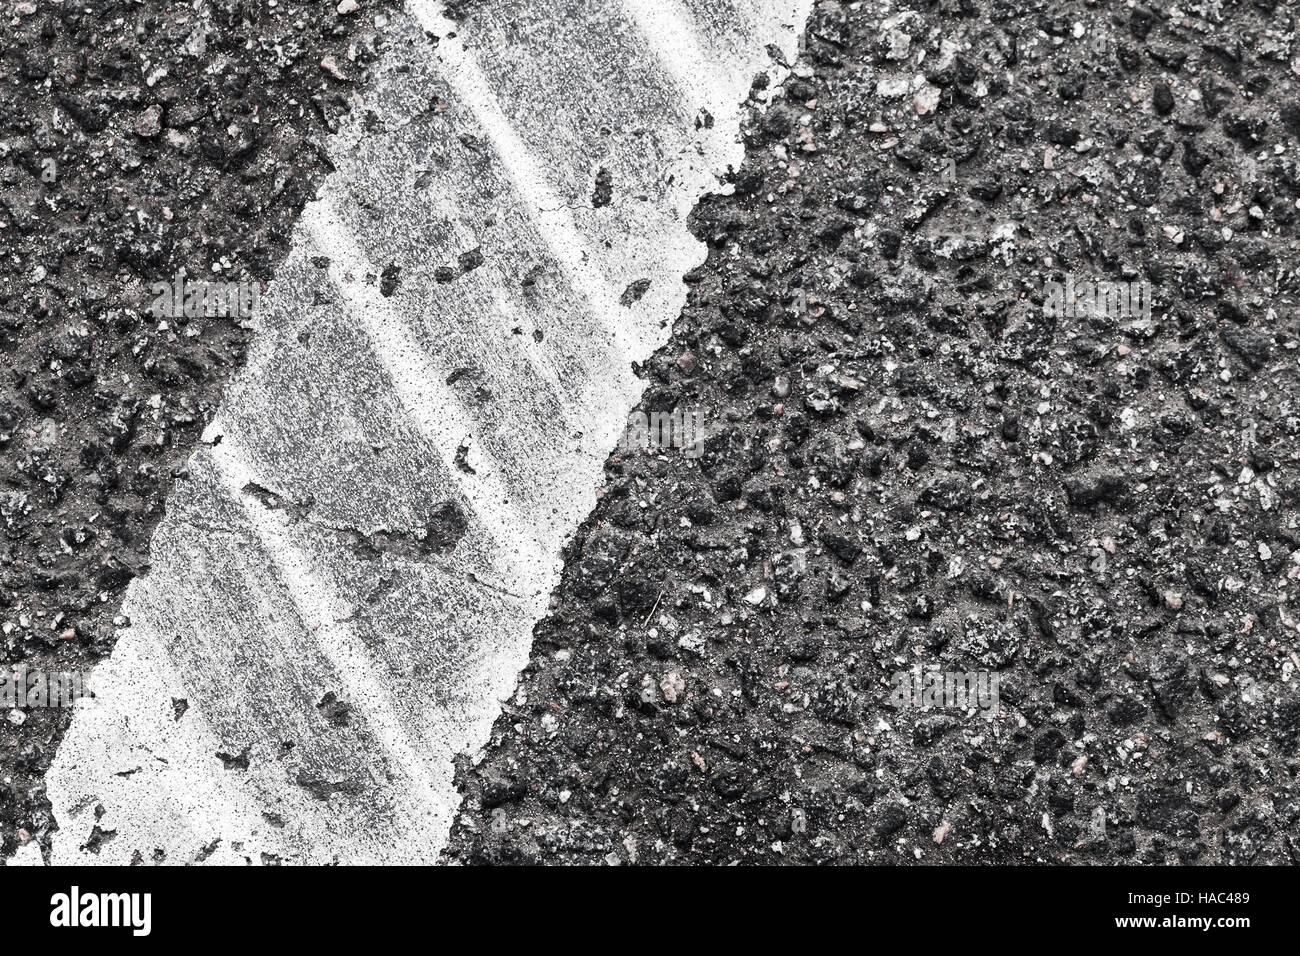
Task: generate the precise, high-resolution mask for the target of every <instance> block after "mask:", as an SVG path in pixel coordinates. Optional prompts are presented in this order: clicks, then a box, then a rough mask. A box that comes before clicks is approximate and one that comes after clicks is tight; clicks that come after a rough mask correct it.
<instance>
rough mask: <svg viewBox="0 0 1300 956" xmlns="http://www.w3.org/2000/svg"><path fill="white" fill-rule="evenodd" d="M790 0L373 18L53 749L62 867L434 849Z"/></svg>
mask: <svg viewBox="0 0 1300 956" xmlns="http://www.w3.org/2000/svg"><path fill="white" fill-rule="evenodd" d="M807 6H808V3H807V0H674V2H662V0H655V2H650V0H625V2H623V3H617V2H613V0H552V2H545V3H535V2H517V3H494V4H489V5H485V9H484V10H483V11H482V12H476V13H474V14H473V15H472V16H471V17H470V18H469V19H468V20H467V21H465V22H464V23H453V22H451V21H449V20H446V19H444V18H443V17H442V15H441V12H440V10H439V9H438V7H437V6H436V5H435V4H431V3H422V2H413V3H411V4H410V5H409V6H408V15H407V16H405V17H402V18H399V19H398V20H397V21H396V22H395V23H393V24H391V25H390V28H389V29H390V30H391V31H393V35H394V37H395V42H394V44H393V49H394V51H395V52H393V53H392V54H390V56H389V58H388V60H387V62H385V63H384V64H383V65H381V67H380V68H379V69H378V70H377V71H376V79H375V81H374V83H373V84H372V88H371V89H370V90H368V91H367V94H366V97H365V103H364V104H363V105H362V106H361V108H359V109H357V110H355V111H354V113H353V120H352V121H351V123H350V125H349V126H348V127H346V128H345V129H344V130H343V131H341V132H340V134H339V135H338V136H337V137H336V138H335V140H334V142H333V143H332V144H331V154H332V156H333V157H334V161H335V163H336V165H337V173H336V174H335V175H334V176H333V177H331V179H330V180H329V181H328V182H327V184H326V187H325V188H324V190H323V191H322V194H321V196H320V198H319V199H318V200H317V201H316V202H314V203H312V204H311V205H310V206H309V207H308V209H307V211H306V212H305V213H304V216H303V219H302V221H301V223H300V225H299V230H298V235H297V238H296V243H295V250H294V252H293V253H292V254H291V256H290V258H289V260H288V261H287V262H286V264H285V266H284V267H283V268H282V270H281V272H280V274H279V276H278V277H277V279H276V281H275V282H274V283H273V284H272V286H271V288H270V290H269V292H268V295H267V296H266V298H265V299H264V303H263V309H262V312H261V314H260V316H259V323H260V327H261V328H260V331H259V337H258V341H257V346H256V349H255V351H254V353H253V355H252V356H251V357H250V360H249V363H248V365H247V367H246V368H245V370H244V371H243V372H242V373H241V374H240V376H239V377H238V378H237V379H236V381H235V383H234V384H233V385H232V387H231V388H230V389H229V390H228V393H227V396H226V399H225V401H224V403H223V408H222V411H221V413H220V414H219V416H218V418H217V420H216V421H214V422H213V424H212V425H211V427H210V428H209V429H208V432H207V435H206V444H205V447H204V448H203V449H202V450H200V451H199V452H198V453H196V454H195V455H194V456H193V458H192V460H191V462H190V468H189V471H190V474H189V476H188V478H187V480H185V481H184V482H181V483H180V484H178V490H177V492H176V493H175V494H174V495H173V497H172V499H171V500H170V501H169V504H168V515H167V518H166V519H165V520H164V522H163V523H162V524H161V525H160V526H159V528H158V531H157V533H156V535H155V538H154V541H153V549H152V550H153V558H152V560H153V564H152V569H151V571H150V572H149V573H148V574H147V575H146V576H145V577H143V578H141V579H139V580H137V581H136V582H134V583H133V585H132V586H131V589H130V591H129V593H128V596H127V600H126V603H125V605H124V608H123V612H124V614H125V615H126V616H127V617H128V618H129V620H130V625H129V627H127V628H125V629H124V630H123V632H122V634H121V637H120V640H119V642H118V644H117V647H116V649H115V650H114V652H113V655H112V657H111V658H110V659H109V660H108V661H107V662H106V663H105V664H103V665H102V666H101V667H100V668H99V669H98V670H97V671H96V672H95V674H94V676H93V679H92V682H91V683H92V687H93V688H94V690H95V692H96V694H97V695H98V699H97V700H96V701H95V702H94V703H92V704H90V705H85V706H82V707H81V709H80V710H79V711H78V713H77V715H76V717H75V718H74V721H73V724H72V727H71V728H70V730H69V732H68V734H67V736H66V737H65V739H64V742H63V745H62V747H61V749H60V751H59V754H58V757H57V758H56V761H55V764H54V767H53V768H52V770H51V772H50V774H49V777H48V789H49V795H50V799H51V802H52V804H53V807H54V811H55V816H56V819H57V820H58V823H59V826H60V829H59V831H58V832H57V833H56V834H55V837H54V840H53V847H52V852H51V861H52V862H55V863H67V862H93V861H99V862H104V863H128V862H131V861H132V860H133V859H136V860H141V861H144V862H155V861H157V862H168V863H189V862H197V861H205V862H210V863H243V862H246V861H249V862H254V863H258V862H270V861H273V860H282V861H286V862H330V861H334V860H337V861H340V862H345V863H366V862H390V863H395V862H412V863H414V862H429V861H432V860H434V859H436V857H437V854H438V851H439V850H440V848H441V846H442V844H443V842H444V840H445V835H446V831H447V828H448V827H449V825H450V822H451V818H452V815H453V813H454V811H455V807H456V804H457V800H458V798H457V795H456V793H455V790H454V788H453V787H452V783H451V778H452V759H453V757H454V756H455V755H456V754H458V753H462V752H472V751H473V750H474V749H475V748H477V747H478V746H480V745H481V743H482V742H483V740H484V739H485V738H486V736H487V733H488V731H489V729H490V727H491V724H492V721H493V719H494V718H495V717H496V715H497V713H498V702H499V701H501V700H503V699H504V698H506V697H507V696H509V694H510V693H511V691H512V689H513V686H514V681H515V677H516V674H517V673H518V670H519V668H520V667H521V666H522V665H523V664H524V663H525V662H526V660H527V654H528V648H529V643H530V638H531V631H532V627H533V624H534V622H535V621H536V620H537V619H538V617H539V616H540V615H541V614H542V612H543V610H544V608H545V605H546V601H547V599H548V595H549V593H550V591H551V589H552V588H553V586H554V585H555V583H556V581H557V580H558V573H559V552H560V548H561V547H562V546H563V544H564V541H565V540H566V538H567V537H568V536H569V535H570V534H571V533H572V531H573V530H574V529H575V527H576V526H577V524H578V522H579V521H580V520H581V519H582V517H583V516H584V515H585V514H586V513H587V512H588V511H589V510H590V508H591V506H592V504H593V502H594V501H595V489H596V487H597V484H598V482H599V480H600V473H601V466H602V463H603V461H604V458H605V456H606V454H607V453H608V452H609V450H610V449H611V448H612V447H613V445H614V443H615V441H616V439H617V437H618V435H619V433H620V431H621V429H622V426H623V416H624V415H625V413H626V411H627V410H628V409H629V408H631V407H632V405H633V404H634V403H635V401H636V400H637V397H638V396H639V394H640V391H641V383H640V381H639V380H638V379H637V378H636V377H635V375H634V374H633V372H632V363H633V362H634V361H643V360H644V359H645V358H647V357H648V356H649V355H650V354H651V352H652V351H653V350H654V349H655V348H656V347H657V346H659V345H660V344H662V342H663V341H664V340H665V339H666V337H667V333H668V327H669V325H670V323H671V322H672V320H673V319H674V318H675V317H676V315H677V312H678V311H679V309H680V307H681V305H682V302H683V299H684V286H683V285H682V283H681V281H680V277H681V276H682V274H683V273H685V272H686V271H688V270H689V269H690V268H692V267H693V266H695V265H696V264H698V263H699V262H700V261H701V260H702V259H703V253H702V249H701V248H700V247H699V245H698V243H696V242H695V240H694V239H692V238H691V237H690V235H689V233H688V232H687V229H686V225H685V217H686V215H687V213H688V212H689V210H690V209H691V207H692V206H693V205H694V203H695V202H696V201H697V200H698V198H699V196H700V195H702V194H703V193H704V192H706V191H708V190H710V189H716V188H718V180H717V179H716V176H715V174H716V173H718V172H721V171H722V170H725V168H726V167H727V166H728V165H731V166H738V165H739V162H740V159H741V147H740V146H739V144H738V142H737V128H738V123H739V112H738V104H739V103H740V101H741V100H742V99H743V98H744V96H745V95H746V93H747V91H748V89H749V86H750V82H751V80H752V78H753V76H754V74H755V73H757V72H759V71H760V70H774V69H775V68H776V66H775V64H774V63H773V61H772V58H771V56H770V54H769V52H768V51H767V47H768V45H769V44H773V43H775V44H777V45H778V46H779V47H780V48H782V50H783V51H784V52H785V54H786V56H787V57H788V56H790V54H791V53H792V52H793V49H794V46H795V43H796V37H797V32H798V29H799V28H800V27H801V25H802V22H803V19H804V17H805V16H806V14H807ZM453 34H454V35H453ZM602 170H604V171H605V173H602V172H601V171H602ZM605 181H608V183H609V186H610V188H609V194H608V195H609V201H608V203H606V202H604V200H603V198H596V197H599V196H600V185H601V183H603V182H605ZM593 200H594V201H593ZM644 280H649V285H648V287H646V288H645V291H644V294H643V295H642V296H641V297H640V298H639V299H635V301H633V297H632V296H625V291H626V290H628V289H629V288H631V287H634V284H635V287H636V288H641V287H642V286H643V285H644Z"/></svg>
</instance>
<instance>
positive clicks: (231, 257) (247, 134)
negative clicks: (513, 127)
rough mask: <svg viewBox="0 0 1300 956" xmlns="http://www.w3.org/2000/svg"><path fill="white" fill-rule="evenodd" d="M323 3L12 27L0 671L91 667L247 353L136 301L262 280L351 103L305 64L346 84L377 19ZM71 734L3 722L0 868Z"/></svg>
mask: <svg viewBox="0 0 1300 956" xmlns="http://www.w3.org/2000/svg"><path fill="white" fill-rule="evenodd" d="M336 6H337V5H336V4H334V3H314V4H307V3H298V2H293V0H289V2H284V3H280V4H279V5H277V6H275V7H267V6H266V5H265V4H257V3H247V2H242V0H234V2H228V3H223V4H220V5H217V6H215V7H213V6H204V7H203V8H202V9H201V10H199V11H196V10H193V9H191V8H190V7H187V6H174V5H164V4H162V3H156V2H151V0H146V2H144V3H135V4H125V3H119V2H112V0H109V2H104V0H91V2H89V3H85V4H77V5H62V6H52V5H49V4H18V5H17V6H16V7H15V6H13V5H9V6H7V7H6V10H5V13H4V17H5V20H6V23H5V26H4V28H3V29H4V38H5V42H4V44H3V47H2V48H0V520H2V522H3V537H0V624H2V625H3V635H0V640H2V641H3V652H4V663H5V664H6V665H7V666H10V667H12V666H18V665H25V666H26V667H27V668H28V669H29V670H32V671H40V670H70V669H74V670H86V669H88V668H89V667H90V666H91V665H92V664H93V663H94V662H95V661H97V660H98V659H100V658H101V657H102V656H103V655H104V654H106V653H107V652H108V651H109V650H110V648H111V646H112V643H113V627H114V625H113V619H114V616H115V615H116V614H117V608H118V606H119V602H120V599H121V596H122V593H123V590H124V589H125V586H126V584H127V583H128V582H129V581H130V579H131V578H132V576H133V575H134V574H136V573H138V572H139V571H141V570H143V569H144V568H145V567H147V566H148V546H149V538H150V534H151V532H152V529H153V527H154V525H155V524H156V523H157V521H158V519H159V518H160V516H161V514H162V508H163V502H164V500H165V498H166V496H167V494H168V491H169V489H170V488H171V486H172V483H173V481H174V480H175V479H176V478H177V477H178V476H180V475H181V474H182V473H183V468H184V463H185V461H186V460H187V458H188V457H189V454H190V450H191V448H192V447H193V444H194V442H195V440H196V438H197V436H198V435H199V433H200V431H201V430H202V428H203V426H204V425H205V424H206V422H207V420H208V418H209V416H210V414H211V412H212V411H213V410H214V408H215V407H216V403H217V401H218V399H219V396H220V392H221V388H222V385H223V383H224V382H225V381H226V380H227V378H228V377H229V376H230V374H231V373H232V372H233V371H234V369H235V368H236V367H237V366H238V365H239V364H240V363H241V361H242V359H243V355H244V350H245V347H246V345H247V343H248V340H249V335H250V329H249V323H248V322H247V321H246V320H245V319H243V318H239V317H233V318H232V317H225V318H221V317H211V318H205V317H190V318H186V317H184V316H179V317H175V318H164V319H160V318H158V317H156V316H154V315H152V314H150V312H149V311H148V310H149V306H150V304H151V302H152V301H153V300H154V299H155V298H156V295H157V293H156V290H154V289H153V288H152V286H153V284H155V283H160V282H165V281H170V280H172V279H173V277H174V276H175V275H176V273H177V271H178V270H179V269H182V268H184V269H186V270H187V272H188V278H190V279H200V280H213V281H221V282H231V281H238V280H246V281H249V282H256V283H264V282H265V281H267V280H268V279H269V278H270V276H271V275H272V273H273V272H274V270H275V268H276V265H277V264H278V263H279V261H280V260H281V258H282V257H283V256H284V254H285V253H286V252H287V250H288V246H289V239H290V235H291V232H292V227H293V223H294V221H295V219H296V218H297V216H298V214H299V212H300V211H301V209H302V207H303V205H304V204H305V202H306V201H307V200H308V199H309V198H310V197H311V196H312V195H313V193H314V191H315V189H316V186H317V184H318V183H319V182H320V181H321V179H322V177H323V176H324V175H325V174H326V173H327V172H328V164H327V163H326V161H325V159H324V156H323V153H322V151H321V150H320V148H319V146H318V145H317V144H319V143H320V142H321V141H322V140H323V138H324V137H325V136H326V135H328V134H329V133H330V132H332V131H334V130H335V129H336V128H337V126H338V122H339V119H340V117H341V116H342V115H343V114H344V113H345V112H346V110H347V109H348V106H349V96H350V94H351V92H352V88H353V86H352V84H350V83H344V82H340V81H339V80H337V79H335V78H333V77H332V76H330V75H328V73H327V72H326V71H325V70H324V69H323V68H322V66H321V63H322V60H324V59H326V58H330V57H332V58H333V61H334V62H335V63H339V64H346V65H347V71H346V72H347V73H348V75H350V76H351V77H352V79H353V80H354V81H360V80H362V79H363V78H364V69H365V67H366V66H367V65H368V64H369V63H371V62H372V61H373V60H374V58H375V56H376V54H377V52H378V49H379V46H380V43H381V40H380V31H379V29H378V28H377V26H376V23H375V17H376V15H382V14H383V13H384V11H385V10H386V9H388V4H386V3H383V2H366V3H364V5H363V7H362V9H361V11H359V12H357V13H354V14H352V15H347V14H346V13H338V12H336ZM349 6H350V5H349ZM142 64H146V65H147V67H146V68H142V66H141V65H142ZM390 278H391V284H392V285H393V286H394V287H395V286H396V282H397V277H396V275H393V276H391V277H388V276H386V277H385V279H386V281H389V279H390ZM186 706H187V705H186V704H185V702H184V701H179V702H178V704H177V718H178V719H179V718H180V716H181V715H182V714H183V713H184V709H185V707H186ZM69 714H70V711H68V710H66V709H62V708H36V707H33V708H29V709H27V710H25V711H24V710H15V711H12V712H9V711H7V710H6V712H5V718H6V719H4V720H2V721H0V777H3V778H4V781H5V782H4V784H3V785H0V855H5V856H7V855H8V854H9V853H11V852H12V851H13V850H14V848H15V846H16V845H17V843H18V842H19V840H21V839H27V838H29V835H32V834H36V833H39V832H42V831H47V830H49V829H50V827H51V825H52V821H51V820H50V818H49V813H48V807H47V804H46V803H45V801H44V796H43V785H42V776H43V773H44V771H45V768H46V767H47V766H48V764H49V761H50V759H51V758H52V756H53V753H54V749H55V747H56V746H57V744H58V741H59V739H60V737H61V736H62V733H63V730H64V728H65V727H66V724H67V720H68V717H69ZM236 759H237V758H236ZM20 831H21V832H20Z"/></svg>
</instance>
